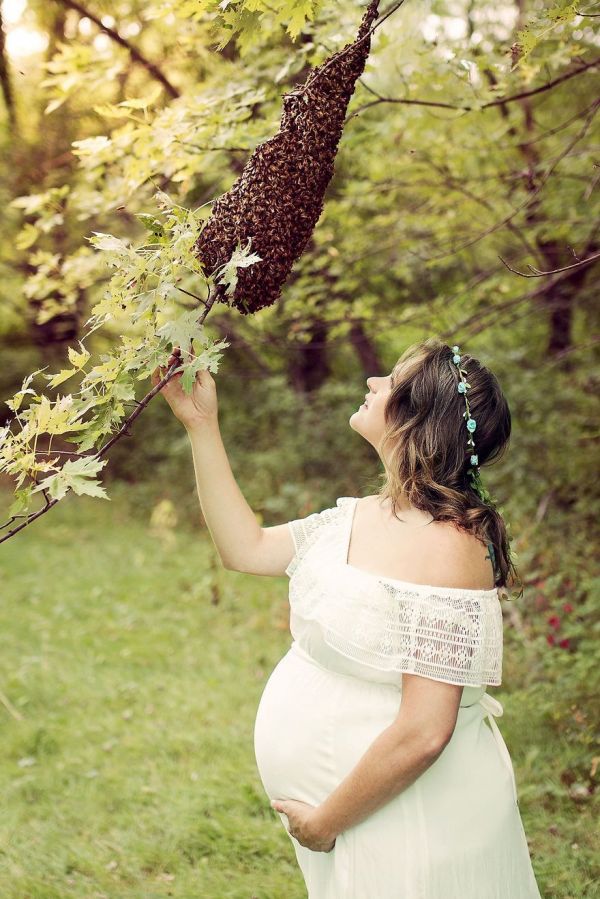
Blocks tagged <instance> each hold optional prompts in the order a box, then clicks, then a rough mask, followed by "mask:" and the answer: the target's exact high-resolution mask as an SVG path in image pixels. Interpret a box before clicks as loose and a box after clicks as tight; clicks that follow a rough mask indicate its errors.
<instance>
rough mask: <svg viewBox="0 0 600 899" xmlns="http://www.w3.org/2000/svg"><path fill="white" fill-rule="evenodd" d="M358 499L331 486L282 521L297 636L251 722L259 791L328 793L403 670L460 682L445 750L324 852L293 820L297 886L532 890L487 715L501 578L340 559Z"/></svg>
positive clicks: (506, 765)
mask: <svg viewBox="0 0 600 899" xmlns="http://www.w3.org/2000/svg"><path fill="white" fill-rule="evenodd" d="M357 501H358V498H357V497H347V496H344V497H340V498H339V499H338V500H337V502H336V506H335V507H332V508H329V509H324V510H323V511H322V512H315V513H313V514H312V515H308V516H307V517H306V518H303V519H295V520H294V521H290V522H289V523H288V524H289V527H290V530H291V533H292V535H293V539H294V545H295V548H296V552H295V555H294V557H293V559H292V561H291V562H290V564H289V566H288V568H287V569H286V574H288V575H289V577H290V583H289V590H290V593H289V595H290V630H291V634H292V637H293V638H294V640H293V642H292V645H291V648H290V649H289V651H288V652H287V653H286V655H285V656H284V657H283V658H282V659H281V660H280V662H279V663H278V664H277V665H276V667H275V669H274V670H273V672H272V673H271V675H270V677H269V679H268V681H267V683H266V686H265V689H264V692H263V694H262V697H261V700H260V703H259V706H258V710H257V715H256V722H255V728H254V749H255V754H256V762H257V766H258V771H259V774H260V777H261V780H262V782H263V785H264V788H265V791H266V793H267V795H268V797H269V799H299V800H301V801H303V802H308V803H310V804H311V805H318V804H320V803H321V802H323V801H324V800H325V799H326V798H327V797H328V796H329V795H330V794H331V793H332V792H333V790H334V789H335V788H336V787H337V786H338V785H339V784H340V782H341V781H342V780H343V779H344V778H345V777H346V776H347V775H348V774H349V773H350V771H351V770H352V769H353V768H354V767H355V765H356V764H357V762H358V761H359V759H360V758H361V756H362V755H363V754H364V753H365V752H366V750H367V749H368V747H369V746H370V745H371V743H372V742H373V741H374V740H375V738H376V737H377V736H378V735H379V734H380V733H381V731H383V730H384V729H385V728H386V727H388V726H389V725H390V724H391V723H392V721H393V720H394V718H395V717H396V716H397V714H398V710H399V707H400V701H401V696H402V674H403V673H404V672H407V673H414V674H418V675H421V676H422V677H430V678H433V679H434V680H438V681H445V682H447V683H453V684H461V685H463V686H464V689H463V695H462V700H461V704H460V709H459V712H458V718H457V722H456V727H455V730H454V733H453V735H452V738H451V739H450V742H449V743H448V744H447V745H446V747H445V748H444V750H443V752H442V754H441V755H440V756H439V757H438V758H437V759H436V761H435V762H434V763H433V765H431V766H430V767H429V768H428V769H427V770H426V771H425V772H424V773H423V774H422V775H421V776H420V777H418V778H417V780H416V781H415V782H414V783H413V784H412V785H411V786H409V787H408V788H406V789H405V790H403V791H402V792H401V793H399V794H397V795H396V796H395V797H393V798H392V799H391V800H390V801H389V802H387V803H386V804H385V805H384V806H381V807H380V808H379V809H378V810H377V811H375V812H374V813H372V814H371V815H370V816H369V817H368V818H365V819H364V820H363V821H361V822H359V823H358V824H356V825H354V826H352V827H349V828H347V829H346V830H345V831H343V832H342V833H341V834H339V835H338V837H337V839H336V843H335V846H334V848H333V849H332V850H331V852H314V851H312V850H310V849H307V848H306V847H304V846H302V845H301V844H300V843H299V842H298V841H297V840H296V839H295V838H294V837H292V836H291V835H290V834H289V833H288V835H289V836H290V839H291V841H292V844H293V846H294V849H295V852H296V857H297V859H298V863H299V865H300V868H301V870H302V874H303V876H304V879H305V881H306V886H307V889H308V897H309V899H541V896H540V892H539V889H538V887H537V884H536V880H535V876H534V872H533V869H532V865H531V859H530V856H529V851H528V847H527V841H526V838H525V833H524V830H523V824H522V821H521V817H520V813H519V807H518V804H517V790H516V784H515V778H514V772H513V767H512V763H511V759H510V755H509V753H508V750H507V748H506V744H505V743H504V740H503V738H502V735H501V733H500V730H499V729H498V726H497V724H496V722H495V720H494V716H498V715H501V714H502V706H501V705H500V703H499V702H498V701H497V700H496V699H494V698H492V697H491V696H489V695H488V694H487V693H486V691H485V685H486V684H495V685H497V684H500V683H501V672H502V610H501V606H500V600H499V597H498V591H497V589H495V588H494V589H492V590H473V589H466V590H463V589H459V588H445V587H429V586H425V585H420V584H412V583H409V582H406V581H400V580H395V579H392V578H387V577H380V576H378V575H374V574H371V573H370V572H366V571H363V570H361V569H358V568H354V567H353V566H351V565H349V564H348V562H347V551H348V545H349V539H350V531H351V527H352V520H353V516H354V509H355V507H356V503H357ZM486 721H487V722H489V725H490V726H488V724H487V723H485V722H486ZM278 814H279V816H280V818H281V821H282V824H283V825H284V827H286V832H288V831H287V826H286V825H287V823H288V821H287V816H286V815H285V814H284V813H282V812H279V813H278ZM284 895H285V893H284V892H282V893H281V896H282V897H283V896H284Z"/></svg>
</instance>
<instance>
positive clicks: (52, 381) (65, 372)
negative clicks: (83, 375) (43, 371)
mask: <svg viewBox="0 0 600 899" xmlns="http://www.w3.org/2000/svg"><path fill="white" fill-rule="evenodd" d="M77 371H79V369H78V368H63V369H62V370H61V371H59V372H58V373H57V374H55V375H52V377H51V378H49V385H48V386H49V387H58V385H59V384H62V382H63V381H66V380H67V378H70V377H71V375H74V374H75V372H77ZM46 377H48V375H46Z"/></svg>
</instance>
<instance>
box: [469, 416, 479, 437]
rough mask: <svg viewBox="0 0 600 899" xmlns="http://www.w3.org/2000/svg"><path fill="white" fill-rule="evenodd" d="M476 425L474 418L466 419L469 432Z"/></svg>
mask: <svg viewBox="0 0 600 899" xmlns="http://www.w3.org/2000/svg"><path fill="white" fill-rule="evenodd" d="M476 427H477V422H476V421H475V419H474V418H469V419H468V421H467V428H468V429H469V431H470V432H471V434H472V433H473V431H474V430H475V428H476Z"/></svg>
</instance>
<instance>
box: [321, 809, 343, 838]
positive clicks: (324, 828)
mask: <svg viewBox="0 0 600 899" xmlns="http://www.w3.org/2000/svg"><path fill="white" fill-rule="evenodd" d="M315 824H316V827H317V832H318V835H319V836H320V837H321V839H322V840H324V841H330V842H331V841H332V840H337V838H338V837H339V835H340V834H339V831H338V830H335V829H334V828H333V827H332V825H331V822H330V821H328V820H327V818H326V816H325V815H324V814H323V805H322V804H321V805H318V806H317V807H316V808H315Z"/></svg>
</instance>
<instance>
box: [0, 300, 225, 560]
mask: <svg viewBox="0 0 600 899" xmlns="http://www.w3.org/2000/svg"><path fill="white" fill-rule="evenodd" d="M216 299H217V293H216V291H214V292H213V294H212V296H210V297H209V298H208V300H207V301H206V304H205V306H206V308H205V309H204V310H203V311H202V312H201V313H200V316H199V318H198V324H199V325H201V324H202V323H203V322H204V320H205V319H206V316H207V315H208V313H209V312H210V309H211V307H212V306H213V304H214V303H215V302H216ZM179 364H180V363H179V360H178V361H176V362H174V363H173V364H172V365H171V366H170V367H169V368H168V370H167V371H166V373H165V375H164V376H163V377H162V378H161V379H160V381H159V382H158V384H156V386H155V387H153V388H152V390H150V391H149V392H148V393H147V394H146V396H145V397H144V398H143V399H142V400H139V401H138V402H136V407H135V409H134V410H133V412H132V413H131V415H129V416H128V418H126V419H125V421H124V422H123V424H122V425H121V427H120V428H119V430H118V431H117V433H116V434H114V435H113V436H112V437H111V438H110V440H108V441H107V442H106V443H105V444H104V446H103V447H102V448H101V449H100V450H98V452H93V453H87V454H78V455H88V456H91V457H92V458H94V459H101V458H102V457H103V456H105V455H106V453H107V452H108V451H109V449H110V448H111V447H112V446H114V445H115V443H116V442H117V441H118V440H121V439H122V438H123V437H125V436H127V437H129V436H131V434H130V431H129V426H130V425H132V424H133V422H134V421H135V420H136V418H137V417H138V415H141V413H142V412H143V411H144V409H145V408H146V406H147V405H148V403H149V402H150V400H152V399H154V397H155V396H156V394H157V393H159V391H161V390H162V388H163V387H164V386H165V384H167V383H168V382H169V381H170V380H171V378H172V377H173V375H174V374H175V371H178V370H179ZM70 489H71V488H70V487H67V490H66V492H65V494H64V496H63V497H62V498H63V499H64V497H65V496H66V495H67V493H68V492H69V490H70ZM42 492H43V494H44V498H45V500H46V505H45V506H43V507H42V508H41V509H38V511H37V512H32V513H30V514H29V515H26V516H23V515H13V516H12V518H10V519H9V520H8V521H7V522H5V523H4V524H3V525H2V526H1V527H0V530H3V529H4V528H5V527H8V526H9V525H10V524H12V522H13V521H16V519H17V518H25V521H23V522H22V523H21V524H19V525H18V526H17V527H15V528H13V529H12V530H10V531H8V533H6V534H4V535H3V536H2V537H0V543H4V541H5V540H8V539H9V537H13V536H14V535H15V534H18V533H19V531H22V530H23V528H26V527H27V526H28V525H30V524H32V523H33V522H34V521H36V520H37V519H38V518H40V517H41V516H42V515H45V513H46V512H49V511H50V509H51V508H52V507H53V506H55V505H56V504H57V503H58V502H60V500H58V499H50V498H49V496H48V493H47V491H46V490H44V491H42Z"/></svg>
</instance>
